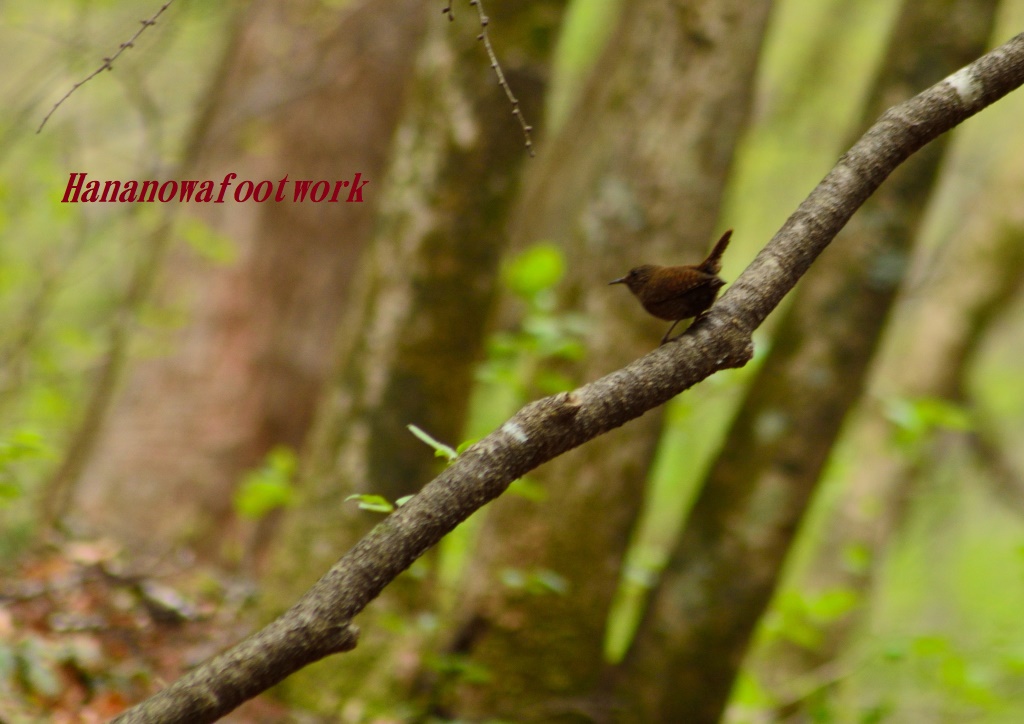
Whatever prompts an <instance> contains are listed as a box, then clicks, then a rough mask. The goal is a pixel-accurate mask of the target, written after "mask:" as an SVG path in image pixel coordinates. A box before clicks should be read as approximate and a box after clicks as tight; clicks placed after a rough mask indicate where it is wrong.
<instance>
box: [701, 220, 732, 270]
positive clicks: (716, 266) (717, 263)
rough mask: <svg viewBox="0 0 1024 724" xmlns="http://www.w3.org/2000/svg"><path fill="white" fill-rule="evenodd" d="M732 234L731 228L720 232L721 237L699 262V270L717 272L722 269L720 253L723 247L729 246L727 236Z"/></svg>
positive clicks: (723, 251) (722, 251)
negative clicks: (706, 256) (705, 257)
mask: <svg viewBox="0 0 1024 724" xmlns="http://www.w3.org/2000/svg"><path fill="white" fill-rule="evenodd" d="M731 236H732V229H729V230H728V231H727V232H725V233H724V234H722V238H721V239H719V240H718V243H717V244H715V248H714V249H712V250H711V253H710V254H708V258H707V259H705V260H704V261H703V262H701V265H700V267H699V268H700V270H701V271H702V272H704V273H706V274H717V273H718V272H720V271H722V254H723V253H725V247H727V246H729V238H730V237H731Z"/></svg>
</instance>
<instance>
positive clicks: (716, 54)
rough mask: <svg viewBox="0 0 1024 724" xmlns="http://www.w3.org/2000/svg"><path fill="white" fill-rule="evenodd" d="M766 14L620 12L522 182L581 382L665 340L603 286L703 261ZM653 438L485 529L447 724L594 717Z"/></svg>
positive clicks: (546, 478) (523, 230)
mask: <svg viewBox="0 0 1024 724" xmlns="http://www.w3.org/2000/svg"><path fill="white" fill-rule="evenodd" d="M768 7H769V3H768V2H759V3H754V4H751V3H749V2H744V3H739V2H724V3H723V2H710V1H708V2H697V3H694V2H677V1H670V0H647V1H645V2H640V3H634V4H632V5H629V6H628V7H626V8H624V10H623V13H622V17H621V20H620V25H619V27H618V28H617V30H616V31H615V33H614V35H613V36H612V39H611V41H610V43H609V46H608V47H607V48H606V49H605V52H604V54H603V55H602V57H601V59H600V61H599V62H598V65H597V67H596V69H595V72H594V74H593V76H592V78H591V82H590V84H589V86H588V88H587V89H586V90H585V91H584V93H583V95H582V97H581V100H580V102H579V105H578V106H577V107H576V110H575V111H574V115H573V116H572V117H571V118H570V119H569V120H568V121H567V123H566V127H565V129H564V130H563V132H562V133H561V134H560V136H559V137H558V139H557V140H556V141H554V142H552V143H550V144H549V146H548V147H547V148H546V149H545V152H544V153H543V154H542V156H541V158H540V159H538V161H539V162H538V164H537V168H535V169H532V172H533V173H532V175H531V179H530V181H528V183H527V189H526V192H525V193H524V198H523V200H522V202H521V204H520V205H519V208H518V212H517V214H516V217H515V218H516V222H515V225H514V234H515V237H516V241H517V243H518V244H522V245H526V244H528V243H532V242H535V241H540V240H551V241H554V242H555V243H558V244H560V245H561V246H562V247H563V248H564V249H565V250H566V255H567V257H568V259H569V269H570V278H569V280H568V283H567V284H566V287H567V288H566V289H565V291H564V294H563V303H564V309H583V310H584V311H585V312H586V313H587V315H588V316H589V318H590V319H592V320H593V321H594V324H595V326H597V327H599V328H598V329H595V330H594V333H593V334H591V335H590V338H589V340H588V351H587V354H586V356H585V362H584V363H582V364H580V365H578V366H577V367H576V369H574V370H572V372H571V375H572V376H573V377H575V379H576V380H585V379H593V378H595V377H598V376H599V375H600V374H602V373H603V372H606V371H607V370H610V369H614V368H616V367H618V366H621V365H622V364H624V363H626V362H627V361H628V360H630V359H633V358H635V357H637V356H640V355H642V354H644V353H645V352H647V351H649V350H651V349H652V348H653V347H655V346H656V345H657V341H658V339H659V337H660V336H661V335H662V333H663V332H664V331H665V329H666V327H667V323H662V322H658V321H655V320H652V319H650V318H647V317H646V316H645V314H644V313H643V311H642V310H641V309H640V307H639V305H638V304H637V303H636V301H635V300H634V299H632V298H630V297H629V295H628V294H627V293H626V292H625V291H624V290H623V289H620V288H609V287H608V281H609V280H611V279H613V278H615V277H619V276H622V275H623V274H625V273H626V271H628V269H629V268H630V267H632V266H635V265H638V264H640V263H642V262H657V263H664V264H678V263H685V262H692V263H696V262H697V261H699V260H700V259H701V258H703V256H704V255H705V254H706V253H707V250H708V248H709V246H710V242H711V241H712V231H713V229H714V225H715V223H716V219H717V213H718V208H719V203H720V199H721V194H722V187H723V184H724V180H725V178H726V175H727V172H728V170H729V165H730V162H731V159H732V154H733V148H734V146H735V144H736V141H737V138H738V136H739V134H740V132H741V130H742V128H743V126H744V122H745V120H746V116H747V109H748V106H749V102H750V97H751V86H752V79H753V72H754V68H755V65H756V59H757V56H758V49H759V46H760V42H761V38H762V35H763V31H764V25H765V22H766V18H767V14H768ZM660 427H661V415H660V414H657V413H656V414H650V415H647V416H645V417H644V418H643V419H642V420H640V421H638V422H635V423H633V424H632V425H630V426H628V427H626V428H623V429H621V430H616V431H615V432H613V433H611V434H610V436H609V437H608V438H606V439H605V440H604V441H603V443H602V444H601V445H600V446H595V447H587V448H584V449H582V450H580V451H577V452H574V453H572V454H570V455H567V456H566V457H565V458H564V459H561V460H559V461H558V462H556V463H554V464H553V465H552V466H550V467H548V468H546V469H545V470H543V471H542V472H541V473H539V474H538V475H537V476H536V477H534V478H533V479H534V480H536V481H538V482H539V483H540V484H542V485H544V487H545V488H546V489H547V500H546V501H545V502H544V503H543V504H542V505H540V506H538V505H537V504H536V503H532V502H529V501H527V500H524V499H522V498H514V497H508V498H505V499H504V500H502V501H501V503H500V504H498V505H497V506H496V507H495V508H494V510H492V511H491V513H490V515H489V517H488V519H487V522H486V525H485V529H484V531H483V533H482V537H481V539H480V541H479V543H478V545H477V546H476V548H475V557H474V560H473V561H472V562H471V564H470V570H469V573H468V575H467V577H466V584H465V587H464V590H463V593H462V595H461V596H460V610H459V611H458V612H457V616H458V619H459V620H460V622H461V623H460V630H459V631H457V632H456V633H455V634H454V636H453V640H452V642H451V646H450V649H451V653H454V654H457V655H460V656H468V657H469V659H470V661H471V662H472V665H473V666H474V667H477V666H478V667H482V668H483V670H486V671H487V672H488V674H489V676H488V681H487V683H485V684H473V683H470V682H467V681H465V680H461V681H455V682H454V684H455V689H454V692H453V693H452V694H451V695H450V696H445V695H444V694H442V699H443V700H445V701H446V706H447V707H448V708H449V709H450V711H449V712H448V713H452V714H455V715H457V716H459V717H465V718H478V717H485V716H490V717H512V718H515V719H516V720H517V721H528V720H543V721H556V720H559V719H561V718H564V717H567V718H572V717H575V716H580V715H583V716H593V717H597V716H600V713H599V709H600V708H601V706H602V704H601V703H600V702H599V701H597V700H599V699H600V698H601V697H600V694H599V693H598V692H595V686H596V684H597V677H598V675H599V674H600V671H601V668H602V657H603V641H604V630H605V624H606V619H607V616H608V610H609V607H610V605H611V601H612V598H613V596H614V594H615V591H616V590H617V586H618V582H619V573H620V568H621V563H622V559H623V555H624V553H625V551H626V548H627V545H628V540H629V534H630V530H631V528H632V526H633V524H634V521H635V519H636V515H637V511H638V508H639V505H640V503H641V501H642V498H643V489H644V486H645V483H646V478H647V473H648V470H649V467H650V459H651V456H652V453H653V450H654V446H655V444H656V442H657V438H658V434H659V432H660ZM517 581H518V583H517Z"/></svg>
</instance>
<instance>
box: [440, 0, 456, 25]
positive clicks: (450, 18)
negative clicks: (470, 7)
mask: <svg viewBox="0 0 1024 724" xmlns="http://www.w3.org/2000/svg"><path fill="white" fill-rule="evenodd" d="M441 14H442V15H447V16H448V22H452V21H453V20H455V13H453V12H452V0H448V4H447V5H445V6H444V7H443V8H441Z"/></svg>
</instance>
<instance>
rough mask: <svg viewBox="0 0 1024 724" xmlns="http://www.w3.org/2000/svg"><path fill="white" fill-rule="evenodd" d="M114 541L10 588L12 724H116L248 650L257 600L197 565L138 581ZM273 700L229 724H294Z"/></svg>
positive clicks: (0, 666) (13, 572)
mask: <svg viewBox="0 0 1024 724" xmlns="http://www.w3.org/2000/svg"><path fill="white" fill-rule="evenodd" d="M127 560H128V559H127V556H125V554H124V551H122V550H120V549H119V548H118V547H117V546H116V545H114V544H113V543H111V542H109V541H102V540H101V541H72V542H64V543H61V544H59V545H53V546H48V547H47V548H46V550H45V551H43V552H37V553H34V554H32V555H30V556H27V557H24V558H23V559H22V560H21V561H20V562H19V563H18V564H17V566H15V567H13V568H8V569H5V570H4V571H3V573H2V578H0V724H30V723H34V722H53V723H56V724H79V723H82V724H88V723H92V722H106V721H109V720H110V719H111V718H113V717H114V716H116V715H117V714H119V713H120V712H122V711H123V710H124V709H126V708H128V707H129V706H131V705H132V704H135V703H137V702H139V701H141V700H142V699H144V698H146V697H147V696H150V695H151V694H154V693H155V692H157V691H159V690H160V689H162V688H163V687H165V686H167V685H168V684H169V683H171V682H173V681H175V680H176V679H178V678H179V677H180V676H182V675H183V674H184V673H186V672H187V671H188V670H189V669H190V668H192V667H194V666H195V665H197V664H199V663H200V662H202V661H204V660H205V659H207V658H209V657H210V656H212V655H214V654H216V653H217V652H219V651H221V650H223V649H225V648H227V647H229V646H230V645H231V644H233V643H235V642H237V641H239V640H240V639H242V638H243V637H244V636H245V635H246V634H247V633H249V632H250V631H251V630H252V629H253V628H254V627H255V612H254V609H255V606H254V603H255V596H256V591H257V589H256V588H255V586H254V585H253V584H252V583H251V582H250V581H247V580H244V579H243V578H241V577H232V576H230V575H225V574H224V572H223V571H211V570H204V569H202V568H200V567H198V566H196V565H195V564H194V562H192V561H186V560H173V561H158V562H154V565H152V566H150V565H148V564H147V566H146V567H145V570H147V571H150V572H149V573H147V574H145V575H142V574H138V573H135V572H133V571H132V570H130V569H129V567H128V564H127V563H126V561H127ZM289 719H290V717H289V715H288V711H287V709H285V708H284V707H282V706H281V705H280V704H277V703H275V702H274V701H273V700H272V699H271V698H270V697H268V696H263V697H260V698H258V699H255V700H253V701H251V702H249V703H248V704H246V705H245V706H243V707H241V708H240V709H238V710H236V711H235V712H233V713H232V714H231V715H229V716H228V717H226V718H224V719H223V720H222V721H224V722H230V723H232V724H271V723H276V722H283V721H288V720H289Z"/></svg>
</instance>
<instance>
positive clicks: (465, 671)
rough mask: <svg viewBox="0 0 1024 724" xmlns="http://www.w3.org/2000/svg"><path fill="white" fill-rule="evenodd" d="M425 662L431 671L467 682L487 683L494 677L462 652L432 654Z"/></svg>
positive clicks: (485, 668)
mask: <svg viewBox="0 0 1024 724" xmlns="http://www.w3.org/2000/svg"><path fill="white" fill-rule="evenodd" d="M426 663H427V667H428V668H429V669H430V670H431V671H434V672H436V673H438V674H441V675H443V676H445V677H446V678H450V679H456V680H459V681H463V682H465V683H467V684H487V683H489V682H490V681H491V680H492V679H493V678H494V676H493V675H492V674H491V672H490V670H489V669H488V668H487V667H486V666H483V665H482V664H478V663H476V662H474V661H473V660H472V659H470V658H469V657H468V656H464V655H462V654H432V655H430V656H428V657H427V661H426Z"/></svg>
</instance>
